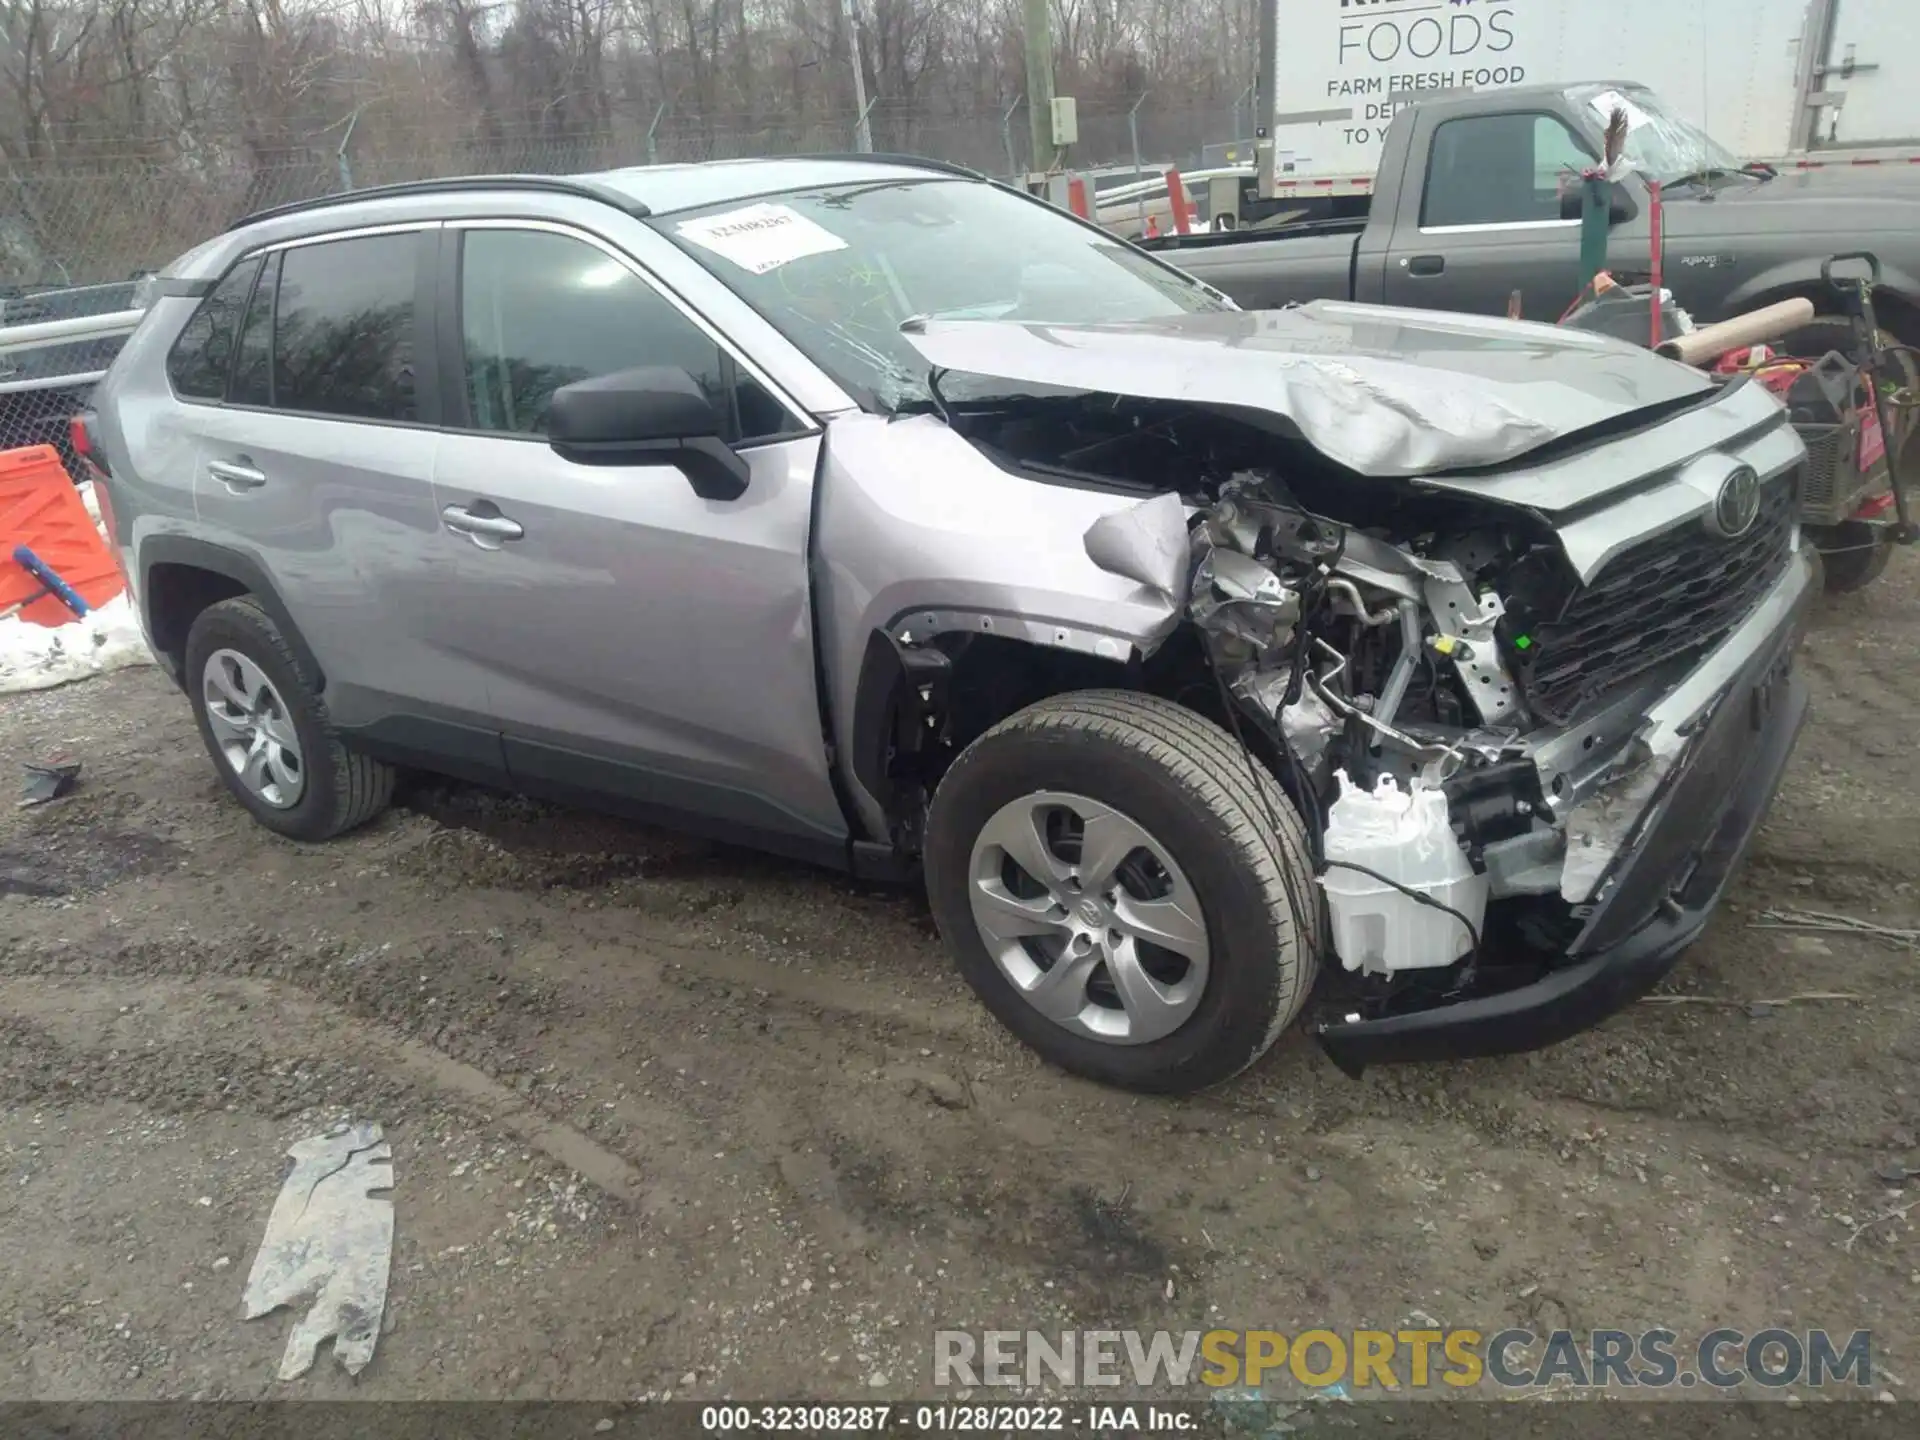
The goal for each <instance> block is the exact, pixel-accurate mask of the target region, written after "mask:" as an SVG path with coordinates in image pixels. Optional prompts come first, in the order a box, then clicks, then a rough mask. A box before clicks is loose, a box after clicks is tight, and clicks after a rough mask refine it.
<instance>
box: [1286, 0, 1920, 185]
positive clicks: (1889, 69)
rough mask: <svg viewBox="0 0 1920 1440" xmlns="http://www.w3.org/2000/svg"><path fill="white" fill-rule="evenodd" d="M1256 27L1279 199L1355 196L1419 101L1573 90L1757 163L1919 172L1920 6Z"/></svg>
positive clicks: (1514, 2)
mask: <svg viewBox="0 0 1920 1440" xmlns="http://www.w3.org/2000/svg"><path fill="white" fill-rule="evenodd" d="M1261 20H1262V29H1263V32H1264V33H1263V37H1262V47H1261V49H1262V54H1263V55H1264V56H1265V57H1267V60H1266V63H1265V64H1263V66H1262V72H1261V75H1260V77H1259V82H1258V84H1259V91H1260V99H1261V104H1260V108H1259V109H1258V110H1256V111H1255V113H1256V114H1270V115H1271V116H1272V117H1273V118H1272V124H1271V126H1270V127H1269V129H1268V130H1267V132H1266V133H1265V134H1260V135H1257V136H1256V142H1257V143H1256V157H1257V158H1256V164H1257V168H1258V170H1259V171H1260V189H1261V192H1262V194H1263V195H1270V196H1272V197H1275V198H1282V199H1302V200H1306V199H1323V198H1331V197H1336V196H1340V195H1364V194H1365V193H1367V190H1368V188H1369V186H1370V185H1371V182H1372V178H1373V174H1374V169H1375V167H1376V165H1377V164H1378V162H1379V158H1380V145H1381V137H1382V135H1383V134H1384V132H1385V130H1386V127H1387V124H1388V122H1389V121H1390V120H1391V119H1392V118H1393V115H1394V112H1395V111H1397V110H1398V109H1399V108H1401V107H1402V106H1404V105H1406V104H1408V103H1410V102H1412V101H1414V100H1417V99H1419V98H1420V97H1421V96H1423V95H1430V94H1432V93H1434V92H1435V91H1439V90H1477V89H1489V88H1503V87H1507V86H1514V85H1535V84H1542V83H1549V84H1552V83H1563V82H1573V81H1581V80H1600V79H1618V80H1631V81H1636V82H1638V83H1640V84H1643V85H1646V86H1648V87H1649V88H1651V89H1653V90H1655V91H1657V92H1659V93H1660V94H1661V95H1663V96H1664V97H1665V98H1666V99H1667V100H1668V102H1669V103H1671V104H1672V105H1673V106H1674V108H1675V109H1677V110H1679V111H1680V112H1681V113H1682V114H1683V115H1685V116H1686V117H1687V118H1688V119H1691V120H1693V121H1695V122H1696V123H1697V124H1699V125H1701V126H1702V127H1703V128H1705V129H1706V130H1707V131H1709V132H1710V133H1711V134H1713V135H1714V136H1715V138H1717V139H1719V140H1720V141H1721V142H1722V143H1724V144H1725V145H1727V146H1728V147H1729V148H1731V149H1733V150H1734V151H1736V152H1738V153H1739V154H1741V155H1744V156H1747V157H1749V158H1752V159H1756V160H1768V161H1772V162H1775V163H1781V162H1783V161H1785V162H1788V163H1798V164H1822V163H1846V162H1849V161H1851V160H1853V159H1856V158H1863V157H1861V156H1860V155H1859V154H1858V153H1857V152H1862V151H1873V152H1884V151H1886V150H1893V151H1895V152H1898V151H1899V150H1900V149H1901V147H1902V146H1905V147H1906V148H1907V149H1909V150H1911V152H1912V153H1913V154H1915V155H1917V156H1920V0H1612V4H1611V5H1608V4H1603V3H1600V0H1262V6H1261ZM1870 158H1903V157H1901V156H1899V155H1898V154H1897V153H1896V154H1895V155H1886V154H1884V153H1875V154H1873V155H1872V156H1871V157H1870ZM1269 187H1271V188H1269Z"/></svg>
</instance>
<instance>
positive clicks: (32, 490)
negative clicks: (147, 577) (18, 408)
mask: <svg viewBox="0 0 1920 1440" xmlns="http://www.w3.org/2000/svg"><path fill="white" fill-rule="evenodd" d="M16 545H24V546H26V547H27V548H28V549H29V550H31V551H33V553H34V554H35V555H38V556H39V557H40V559H41V560H43V561H45V562H46V564H47V565H48V567H49V568H51V569H52V570H53V572H54V573H55V574H56V575H58V576H59V577H60V578H61V579H62V580H64V581H66V583H67V584H68V586H69V587H71V588H72V589H73V590H74V592H75V593H76V594H78V595H79V596H80V598H81V599H82V600H85V601H86V602H87V604H88V605H90V606H95V607H97V606H101V605H104V604H106V603H107V601H109V600H111V599H113V597H114V596H116V595H118V594H119V593H120V592H121V591H122V590H123V589H125V588H126V586H125V581H124V580H122V578H121V575H120V567H119V566H118V565H116V564H115V563H114V559H113V552H112V551H111V550H109V549H108V548H107V542H106V541H105V540H103V539H101V538H100V531H99V529H98V528H97V527H96V526H95V525H94V523H93V517H92V516H91V515H89V514H87V507H86V504H85V502H84V501H82V500H81V498H80V492H79V491H78V490H76V489H74V488H73V479H72V477H71V476H69V475H68V474H67V469H66V467H65V466H64V465H62V464H61V463H60V452H59V451H57V450H55V449H54V448H53V447H52V446H51V445H31V446H28V447H27V448H25V449H22V450H4V451H0V614H4V613H5V612H6V611H7V610H9V609H11V608H12V607H13V606H15V605H18V604H20V602H21V601H23V600H28V599H29V597H31V596H34V595H38V594H39V592H40V590H41V589H42V586H41V584H40V581H39V580H38V579H37V578H35V577H34V576H33V575H30V574H29V573H28V572H27V571H25V570H23V569H21V567H20V566H19V565H17V564H15V563H14V559H13V547H14V546H16ZM18 615H19V618H20V619H22V620H30V621H32V622H33V623H34V624H36V625H45V626H48V627H53V626H59V625H65V624H67V623H68V622H69V621H71V620H72V619H73V618H74V617H73V612H72V611H71V610H69V609H67V607H66V606H65V605H63V604H61V603H60V601H59V600H57V599H55V598H54V597H53V596H51V595H42V596H40V598H39V599H37V600H32V601H31V602H30V603H29V604H27V605H26V606H25V607H24V608H23V609H21V610H20V611H19V612H18Z"/></svg>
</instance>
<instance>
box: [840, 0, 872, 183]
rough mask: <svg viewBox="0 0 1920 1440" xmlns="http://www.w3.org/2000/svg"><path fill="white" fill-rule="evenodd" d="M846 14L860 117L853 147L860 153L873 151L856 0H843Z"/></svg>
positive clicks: (854, 100) (854, 97)
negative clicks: (861, 60)
mask: <svg viewBox="0 0 1920 1440" xmlns="http://www.w3.org/2000/svg"><path fill="white" fill-rule="evenodd" d="M843 8H844V10H845V11H846V16H847V50H848V53H849V54H850V55H851V56H852V57H853V105H854V109H855V110H857V111H858V112H859V115H860V118H859V119H857V120H855V121H854V122H853V148H854V149H855V150H857V151H859V152H860V153H861V154H862V155H871V154H872V153H873V124H872V122H871V121H870V120H869V119H868V118H867V71H866V67H865V66H864V65H862V64H861V63H860V7H859V4H858V0H844V3H843Z"/></svg>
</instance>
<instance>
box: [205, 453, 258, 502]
mask: <svg viewBox="0 0 1920 1440" xmlns="http://www.w3.org/2000/svg"><path fill="white" fill-rule="evenodd" d="M207 474H208V475H210V476H212V477H213V478H214V479H215V480H218V481H219V482H220V483H221V484H222V485H224V486H226V487H227V489H229V490H231V491H232V492H233V493H234V494H236V495H238V494H241V493H242V492H243V491H247V490H258V489H259V488H260V487H261V486H262V485H264V484H266V483H267V477H266V473H265V472H264V471H260V470H256V469H254V468H253V466H251V465H239V464H235V463H234V462H232V461H229V460H209V461H208V462H207Z"/></svg>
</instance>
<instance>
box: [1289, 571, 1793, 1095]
mask: <svg viewBox="0 0 1920 1440" xmlns="http://www.w3.org/2000/svg"><path fill="white" fill-rule="evenodd" d="M1813 594H1814V583H1813V570H1812V566H1811V564H1810V562H1809V561H1808V559H1807V558H1806V556H1805V554H1804V553H1796V554H1795V555H1794V557H1793V560H1792V562H1791V564H1790V565H1789V567H1788V571H1787V573H1786V574H1785V575H1784V576H1783V577H1782V579H1781V580H1780V582H1779V584H1778V585H1776V586H1775V587H1774V589H1773V590H1772V591H1771V592H1770V593H1769V595H1768V596H1767V598H1766V599H1765V600H1764V601H1763V602H1762V603H1761V605H1760V606H1759V608H1758V609H1756V610H1755V612H1754V614H1753V616H1752V618H1751V619H1749V620H1748V621H1747V622H1746V623H1745V624H1744V625H1742V626H1741V627H1740V628H1739V629H1738V630H1737V631H1735V632H1734V634H1733V635H1731V636H1729V637H1728V639H1727V641H1726V643H1725V644H1723V645H1721V646H1720V647H1719V648H1718V649H1716V650H1715V651H1714V652H1713V653H1712V654H1711V655H1709V656H1708V657H1707V658H1706V659H1705V660H1703V661H1702V662H1701V664H1700V665H1699V666H1698V667H1696V668H1695V670H1694V672H1693V674H1692V675H1691V676H1689V677H1688V679H1687V680H1686V681H1684V682H1682V684H1681V685H1680V687H1679V688H1678V689H1676V690H1675V691H1674V692H1673V693H1672V694H1671V695H1670V696H1668V697H1667V698H1666V699H1665V700H1664V701H1662V702H1661V703H1660V704H1659V705H1658V706H1656V707H1655V709H1654V711H1653V713H1652V714H1650V715H1649V717H1648V729H1649V731H1650V732H1651V733H1652V734H1653V738H1654V741H1655V743H1656V746H1658V745H1659V744H1668V745H1672V746H1674V747H1675V749H1674V752H1673V753H1674V763H1673V765H1672V767H1671V769H1670V770H1669V771H1668V773H1667V775H1666V778H1665V780H1664V782H1663V784H1662V786H1661V788H1660V789H1659V791H1658V792H1657V793H1656V794H1655V796H1654V797H1653V800H1652V802H1651V803H1650V804H1649V806H1648V808H1647V810H1646V811H1645V812H1644V814H1643V816H1642V819H1641V823H1640V824H1639V825H1638V827H1637V829H1636V832H1635V837H1634V839H1633V841H1632V843H1631V844H1630V845H1629V846H1628V847H1626V848H1625V849H1623V850H1622V852H1621V853H1620V854H1619V855H1618V856H1616V857H1615V859H1614V861H1613V864H1612V866H1611V867H1610V869H1609V873H1608V875H1607V876H1606V879H1605V881H1604V882H1603V888H1602V889H1601V890H1599V891H1597V892H1596V894H1597V895H1598V896H1599V897H1600V898H1599V900H1598V902H1597V903H1596V904H1594V905H1593V906H1592V907H1591V908H1590V913H1589V914H1588V916H1587V918H1586V920H1585V924H1584V928H1583V929H1582V930H1581V932H1580V934H1579V936H1578V937H1577V938H1576V939H1575V941H1574V942H1573V944H1572V945H1571V946H1570V947H1569V950H1568V954H1567V963H1566V964H1564V965H1563V966H1562V967H1560V968H1557V969H1555V970H1553V971H1551V972H1550V973H1549V974H1547V975H1546V976H1545V977H1543V978H1542V979H1540V980H1537V981H1535V982H1533V983H1532V984H1529V985H1524V986H1521V987H1519V988H1517V989H1513V990H1508V991H1505V992H1502V993H1500V994H1496V995H1488V996H1485V997H1482V998H1478V999H1468V1000H1461V1001H1456V1002H1454V1003H1452V1004H1446V1005H1440V1006H1436V1007H1435V1008H1433V1009H1430V1010H1421V1011H1415V1012H1411V1013H1407V1014H1400V1015H1390V1016H1385V1017H1382V1018H1379V1019H1374V1020H1363V1019H1357V1018H1350V1019H1346V1020H1339V1021H1332V1022H1328V1023H1323V1024H1322V1025H1320V1026H1319V1027H1317V1030H1316V1036H1317V1038H1318V1039H1319V1041H1320V1044H1321V1046H1322V1047H1323V1048H1324V1049H1325V1050H1326V1052H1327V1055H1328V1056H1329V1058H1331V1059H1332V1061H1333V1062H1334V1064H1335V1065H1337V1066H1339V1067H1340V1069H1341V1070H1343V1071H1345V1072H1346V1073H1348V1074H1350V1075H1358V1074H1360V1072H1361V1071H1363V1070H1364V1069H1365V1068H1366V1067H1367V1066H1369V1065H1377V1064H1386V1063H1393V1062H1404V1061H1431V1060H1458V1059H1472V1058H1477V1057H1483V1056H1490V1055H1508V1054H1514V1053H1516V1052H1519V1051H1524V1050H1534V1049H1538V1048H1540V1047H1541V1046H1544V1045H1551V1044H1555V1043H1557V1042H1558V1041H1561V1040H1564V1039H1566V1038H1568V1037H1569V1036H1571V1035H1575V1034H1577V1033H1579V1032H1580V1031H1582V1030H1585V1029H1587V1028H1589V1027H1591V1026H1593V1025H1595V1024H1597V1023H1598V1022H1599V1021H1601V1020H1603V1019H1605V1018H1606V1017H1607V1016H1609V1015H1611V1014H1613V1013H1615V1012H1616V1011H1618V1010H1620V1009H1622V1008H1623V1007H1625V1006H1627V1005H1630V1004H1632V1003H1633V1002H1634V1001H1635V1000H1637V999H1639V998H1640V997H1641V996H1642V995H1644V994H1646V992H1647V991H1648V990H1649V989H1651V988H1652V987H1653V986H1654V985H1655V984H1656V983H1657V982H1658V981H1659V980H1660V978H1661V977H1662V976H1663V975H1665V974H1666V973H1667V971H1668V970H1669V969H1671V968H1672V966H1673V963H1674V961H1675V960H1676V959H1677V958H1678V957H1679V955H1680V952H1681V951H1683V950H1685V949H1686V948H1687V946H1688V945H1690V944H1692V943H1693V941H1694V940H1695V939H1697V938H1698V937H1699V935H1700V932H1701V931H1702V930H1703V929H1705V928H1706V924H1707V921H1708V919H1709V918H1710V917H1711V916H1712V914H1713V911H1714V909H1715V907H1716V906H1717V905H1718V904H1719V902H1720V898H1721V896H1722V894H1723V893H1724V892H1725V890H1726V888H1727V885H1728V883H1729V881H1730V880H1731V879H1732V876H1733V874H1734V872H1735V871H1736V870H1737V869H1738V868H1739V865H1740V861H1741V860H1742V859H1743V858H1744V856H1745V855H1746V852H1747V849H1748V847H1749V846H1750V845H1751V844H1752V841H1753V837H1754V835H1755V834H1756V833H1757V832H1758V830H1759V828H1760V823H1761V821H1762V820H1763V819H1764V818H1765V817H1766V813H1767V810H1768V808H1769V807H1770V806H1771V805H1772V803H1773V797H1774V795H1775V794H1776V793H1777V792H1778V791H1779V788H1780V782H1781V780H1782V778H1783V777H1784V776H1785V774H1786V769H1787V762H1788V759H1789V757H1790V756H1791V755H1792V753H1793V747H1794V743H1795V741H1796V740H1798V738H1799V735H1800V731H1801V730H1802V729H1803V728H1804V726H1805V724H1806V719H1807V711H1808V704H1807V692H1806V687H1805V685H1804V684H1803V683H1802V681H1801V680H1800V679H1799V677H1798V676H1797V675H1795V674H1794V672H1793V652H1794V650H1795V648H1796V647H1797V645H1798V644H1799V641H1800V637H1801V635H1802V634H1803V633H1804V632H1805V629H1806V619H1807V614H1808V611H1809V609H1810V606H1811V603H1812V599H1813Z"/></svg>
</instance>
